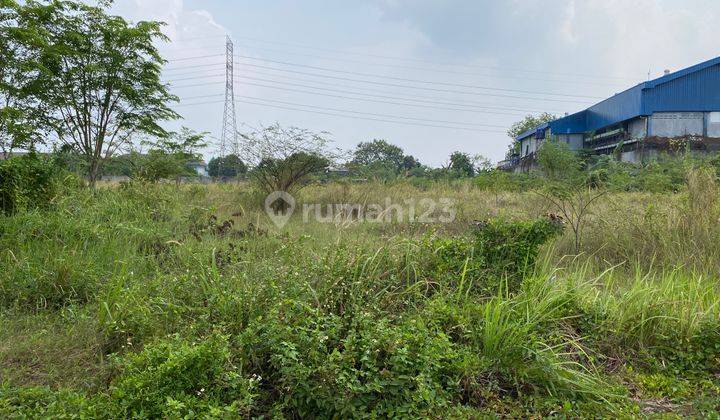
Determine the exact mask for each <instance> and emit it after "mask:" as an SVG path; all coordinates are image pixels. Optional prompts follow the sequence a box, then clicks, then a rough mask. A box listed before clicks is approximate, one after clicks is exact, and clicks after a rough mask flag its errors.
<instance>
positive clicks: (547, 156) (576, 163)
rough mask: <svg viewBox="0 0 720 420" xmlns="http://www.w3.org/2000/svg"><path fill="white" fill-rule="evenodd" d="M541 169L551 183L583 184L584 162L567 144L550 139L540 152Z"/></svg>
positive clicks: (539, 162)
mask: <svg viewBox="0 0 720 420" xmlns="http://www.w3.org/2000/svg"><path fill="white" fill-rule="evenodd" d="M538 164H539V165H540V169H541V171H542V172H543V174H544V175H545V177H547V178H548V179H549V180H551V181H562V182H564V183H565V184H575V183H583V182H584V181H583V179H582V178H583V174H582V161H581V160H580V158H579V157H578V155H577V153H575V152H573V151H572V150H570V149H569V148H568V146H567V144H565V143H560V142H558V141H556V140H553V139H550V140H549V141H546V142H544V143H543V145H542V146H541V147H540V150H538Z"/></svg>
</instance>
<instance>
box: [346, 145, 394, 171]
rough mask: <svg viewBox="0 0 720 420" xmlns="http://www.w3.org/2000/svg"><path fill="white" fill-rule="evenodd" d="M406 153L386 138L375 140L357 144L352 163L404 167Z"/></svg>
mask: <svg viewBox="0 0 720 420" xmlns="http://www.w3.org/2000/svg"><path fill="white" fill-rule="evenodd" d="M404 161H405V153H404V152H403V150H402V149H401V148H400V147H398V146H395V145H393V144H390V143H388V142H387V141H386V140H377V139H376V140H373V141H371V142H362V143H360V144H358V145H357V147H356V148H355V152H353V160H352V163H354V164H356V165H362V166H371V165H376V164H382V165H387V166H391V167H394V168H401V167H403V163H404Z"/></svg>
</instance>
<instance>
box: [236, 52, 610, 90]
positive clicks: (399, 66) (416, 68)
mask: <svg viewBox="0 0 720 420" xmlns="http://www.w3.org/2000/svg"><path fill="white" fill-rule="evenodd" d="M240 46H242V47H245V48H254V47H253V46H249V45H240ZM262 51H263V52H265V51H270V52H273V51H274V52H279V53H283V54H291V55H297V56H300V57H308V58H315V59H320V60H327V61H338V62H346V63H354V64H364V65H369V66H380V67H389V68H396V69H404V70H415V71H425V72H436V73H443V74H457V75H464V76H476V77H490V78H503V79H518V80H531V81H539V82H551V83H563V84H568V83H572V84H584V85H594V86H606V87H618V86H619V85H620V83H621V82H614V83H598V82H590V81H585V80H567V79H565V80H560V79H542V78H533V77H527V76H512V75H509V74H483V73H473V72H462V71H453V70H448V69H432V68H427V67H425V68H420V67H411V66H403V65H398V64H387V63H371V62H368V61H360V60H350V59H345V58H337V57H328V56H322V55H314V54H305V53H298V52H294V51H288V50H280V49H274V48H264V47H263V48H262Z"/></svg>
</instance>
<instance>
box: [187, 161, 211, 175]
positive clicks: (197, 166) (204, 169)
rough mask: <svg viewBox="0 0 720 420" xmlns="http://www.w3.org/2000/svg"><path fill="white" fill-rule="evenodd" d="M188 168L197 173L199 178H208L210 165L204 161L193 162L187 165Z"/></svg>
mask: <svg viewBox="0 0 720 420" xmlns="http://www.w3.org/2000/svg"><path fill="white" fill-rule="evenodd" d="M187 166H188V168H190V169H192V170H193V171H195V172H196V173H197V175H198V176H201V177H207V176H208V165H207V163H205V161H203V160H193V161H190V162H188V163H187Z"/></svg>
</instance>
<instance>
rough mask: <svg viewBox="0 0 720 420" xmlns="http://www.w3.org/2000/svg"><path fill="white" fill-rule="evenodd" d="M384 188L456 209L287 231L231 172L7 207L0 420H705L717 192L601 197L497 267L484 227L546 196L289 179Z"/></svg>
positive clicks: (72, 192) (323, 200)
mask: <svg viewBox="0 0 720 420" xmlns="http://www.w3.org/2000/svg"><path fill="white" fill-rule="evenodd" d="M386 197H390V198H391V199H392V200H393V202H394V203H401V202H404V200H406V199H415V200H417V201H419V200H422V199H432V200H440V199H441V198H450V199H453V200H454V202H455V205H454V209H455V211H456V217H455V218H454V220H453V221H452V222H449V223H437V224H435V223H420V222H409V221H407V220H405V221H401V222H398V221H395V222H391V223H373V222H369V221H362V220H356V219H354V218H345V219H338V220H330V221H325V222H320V221H316V220H311V221H309V222H307V223H305V222H304V221H303V215H302V212H301V211H296V212H295V214H294V216H293V218H292V219H291V220H290V221H289V223H288V224H287V225H286V226H284V227H283V228H278V227H276V226H275V225H274V224H273V223H271V221H270V220H269V219H268V217H267V215H266V214H265V211H264V208H263V205H262V203H263V200H264V195H263V194H262V193H260V192H259V191H256V190H255V189H254V188H253V187H252V186H250V185H244V184H243V185H222V186H217V185H210V186H195V185H187V186H180V187H176V186H173V185H139V184H128V185H122V186H117V185H116V186H101V187H100V188H98V189H97V190H96V191H92V190H89V189H83V188H71V187H66V188H65V189H64V190H63V191H62V192H61V193H60V194H59V195H58V197H57V198H56V199H55V200H54V203H53V206H52V208H51V209H50V210H45V211H33V212H24V213H19V214H17V215H14V216H5V217H4V216H0V267H2V269H1V270H0V325H1V326H2V327H0V417H3V418H6V417H13V416H17V417H23V416H28V417H44V416H63V415H65V416H71V415H73V414H78V413H81V414H82V415H83V416H85V417H107V416H116V417H167V418H181V417H186V416H187V417H196V416H205V417H217V418H235V417H256V416H272V417H275V416H277V417H286V418H297V417H390V416H391V417H436V418H446V417H456V418H467V417H470V418H473V417H483V416H486V415H491V416H492V415H498V416H511V417H528V416H533V417H544V416H570V417H577V416H583V417H584V416H594V417H601V416H638V417H642V416H671V417H672V416H675V415H677V416H688V417H695V416H717V415H718V414H717V411H718V410H720V379H719V378H720V329H719V326H720V293H719V292H720V290H719V289H720V283H719V282H718V273H719V272H720V223H718V222H720V212H719V211H720V209H719V208H718V202H717V191H716V188H715V186H714V184H712V183H710V184H708V183H707V182H705V183H700V184H698V183H693V182H692V178H691V181H690V182H689V185H688V186H687V188H685V189H684V190H682V191H680V192H678V193H672V194H670V193H668V194H650V193H611V194H608V195H606V196H604V197H602V198H601V199H599V200H597V201H595V202H594V203H593V204H592V206H591V208H590V210H591V211H590V214H589V216H588V218H587V221H586V223H585V225H584V228H583V230H582V240H581V243H580V247H579V249H576V247H575V237H574V235H573V233H572V231H571V229H569V228H568V227H567V226H566V227H565V229H564V231H563V232H562V233H561V234H559V235H557V236H554V237H553V238H552V239H551V240H549V241H546V242H545V241H538V243H540V242H544V243H543V245H542V246H541V247H540V250H539V254H538V256H537V263H536V264H534V265H532V264H530V265H528V264H525V265H524V266H523V267H520V268H518V267H516V266H513V267H514V268H512V269H508V270H509V271H498V269H497V266H496V265H493V264H490V263H488V261H495V260H493V258H496V255H495V254H490V253H488V252H486V251H482V250H483V247H486V248H487V249H489V247H491V246H499V247H501V246H503V245H502V244H494V245H492V238H490V242H488V239H487V235H485V236H482V234H480V233H478V232H480V231H483V229H485V230H484V231H485V232H487V229H488V228H484V227H483V226H486V223H485V221H490V225H491V226H496V227H497V226H499V227H497V229H499V231H503V230H502V229H505V230H508V229H510V230H512V229H515V227H516V226H519V225H522V226H526V227H527V226H529V227H530V228H532V229H534V228H535V226H548V225H547V222H546V220H545V219H546V214H547V213H549V212H551V213H552V212H556V209H554V208H553V207H552V205H551V204H550V203H549V202H548V201H547V200H546V199H545V198H544V197H543V196H541V195H539V194H536V193H533V192H527V193H490V192H485V191H481V190H480V189H478V188H477V187H475V186H474V185H473V183H472V181H453V182H450V181H444V182H428V183H422V184H416V185H414V184H411V183H409V182H397V183H387V184H382V183H372V182H371V183H365V184H352V183H330V184H325V185H315V186H310V187H307V188H305V189H303V190H302V191H301V192H300V193H299V194H297V195H296V199H297V202H298V206H302V205H303V204H306V203H317V204H322V205H327V204H332V203H363V204H368V203H380V204H383V203H386ZM512 221H522V222H518V223H519V225H518V224H517V223H516V224H513V223H515V222H512ZM533 221H535V222H533ZM495 223H497V225H496V224H495ZM522 223H525V224H524V225H523V224H522ZM532 223H535V224H532ZM543 223H544V224H543ZM508 226H509V227H508ZM494 228H495V227H493V229H494ZM483 238H485V239H483ZM483 241H485V242H483ZM489 243H490V245H488V244H489ZM530 254H532V252H530ZM503 255H504V254H503ZM523 255H525V254H523ZM503 261H504V260H503ZM525 262H526V263H527V262H530V263H532V261H531V259H530V258H526V260H525Z"/></svg>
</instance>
